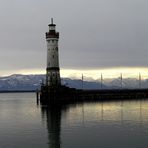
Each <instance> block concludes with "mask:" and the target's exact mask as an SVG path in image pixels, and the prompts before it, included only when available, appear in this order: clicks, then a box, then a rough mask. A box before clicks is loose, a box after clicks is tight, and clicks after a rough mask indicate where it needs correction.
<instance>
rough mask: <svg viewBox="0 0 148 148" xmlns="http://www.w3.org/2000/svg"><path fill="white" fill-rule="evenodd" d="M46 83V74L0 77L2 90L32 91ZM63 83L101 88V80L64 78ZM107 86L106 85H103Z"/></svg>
mask: <svg viewBox="0 0 148 148" xmlns="http://www.w3.org/2000/svg"><path fill="white" fill-rule="evenodd" d="M41 83H45V75H20V74H14V75H11V76H7V77H0V91H31V90H33V91H34V90H37V89H39V88H40V86H41ZM62 84H64V85H66V86H69V87H71V88H78V89H81V88H82V87H83V88H84V89H100V86H101V85H100V83H99V82H87V81H84V82H83V84H82V81H81V80H72V79H69V78H62ZM103 87H104V88H105V87H106V86H105V85H103Z"/></svg>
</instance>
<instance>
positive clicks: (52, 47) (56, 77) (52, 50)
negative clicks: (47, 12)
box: [46, 19, 61, 87]
mask: <svg viewBox="0 0 148 148" xmlns="http://www.w3.org/2000/svg"><path fill="white" fill-rule="evenodd" d="M48 26H49V32H46V41H47V69H46V72H47V74H46V85H47V86H50V87H57V86H59V85H61V79H60V68H59V52H58V50H59V49H58V40H59V32H56V25H55V24H53V19H51V24H49V25H48Z"/></svg>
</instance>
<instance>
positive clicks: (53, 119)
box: [41, 106, 61, 148]
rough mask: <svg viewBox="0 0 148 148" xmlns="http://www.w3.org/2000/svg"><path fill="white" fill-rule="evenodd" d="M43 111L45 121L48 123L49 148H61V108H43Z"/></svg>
mask: <svg viewBox="0 0 148 148" xmlns="http://www.w3.org/2000/svg"><path fill="white" fill-rule="evenodd" d="M41 111H42V118H43V120H45V118H46V121H47V131H48V139H49V143H48V145H49V148H60V143H61V140H60V133H61V107H60V106H58V107H55V108H54V107H52V108H50V107H47V106H42V107H41Z"/></svg>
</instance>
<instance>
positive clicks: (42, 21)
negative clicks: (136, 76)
mask: <svg viewBox="0 0 148 148" xmlns="http://www.w3.org/2000/svg"><path fill="white" fill-rule="evenodd" d="M147 6H148V1H146V0H140V1H139V0H99V1H98V0H92V1H90V0H79V1H78V0H75V1H72V0H62V1H57V0H44V1H40V0H31V1H30V0H25V1H24V0H13V1H12V0H1V1H0V22H1V25H0V32H1V33H0V52H1V55H0V58H1V62H0V67H1V70H5V69H7V68H9V69H10V70H11V69H12V70H14V69H16V70H17V69H27V68H39V69H40V68H43V67H45V63H46V42H45V32H46V31H48V23H49V22H50V18H51V17H54V21H55V23H56V24H57V30H58V31H59V32H60V42H59V46H60V47H59V48H60V65H61V66H62V67H63V68H71V69H72V68H76V69H77V68H78V69H80V68H85V69H93V68H100V67H101V68H108V67H121V66H123V67H126V66H127V67H129V66H131V67H140V66H141V67H147V66H148V60H147V55H148V50H147V48H148V41H147V39H148V17H147V13H148V10H147Z"/></svg>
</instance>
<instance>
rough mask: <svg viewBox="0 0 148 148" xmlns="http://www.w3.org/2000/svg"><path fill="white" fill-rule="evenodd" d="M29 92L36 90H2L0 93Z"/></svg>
mask: <svg viewBox="0 0 148 148" xmlns="http://www.w3.org/2000/svg"><path fill="white" fill-rule="evenodd" d="M29 92H30V93H31V92H36V90H2V91H0V93H29Z"/></svg>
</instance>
